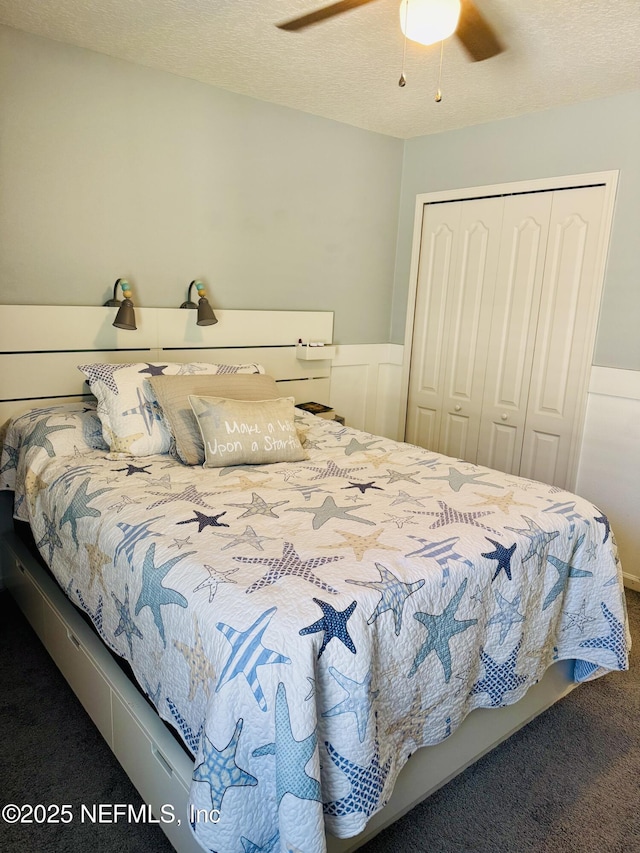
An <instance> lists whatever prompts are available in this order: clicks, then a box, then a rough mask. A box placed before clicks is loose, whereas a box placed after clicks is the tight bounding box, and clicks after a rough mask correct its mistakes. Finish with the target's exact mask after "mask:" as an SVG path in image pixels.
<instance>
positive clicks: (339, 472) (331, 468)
mask: <svg viewBox="0 0 640 853" xmlns="http://www.w3.org/2000/svg"><path fill="white" fill-rule="evenodd" d="M305 467H306V468H307V469H308V470H309V471H315V472H316V476H315V477H311V480H326V479H327V477H346V478H347V479H348V478H349V477H350V476H351V474H352V473H353V472H354V471H361V470H362V469H363V468H364V467H365V466H364V465H358V466H357V467H355V468H339V467H338V466H337V465H336V463H335V462H334V461H333V459H329V461H328V462H327V464H326V468H316V467H314V466H312V465H307V466H305Z"/></svg>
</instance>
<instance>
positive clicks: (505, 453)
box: [477, 192, 553, 474]
mask: <svg viewBox="0 0 640 853" xmlns="http://www.w3.org/2000/svg"><path fill="white" fill-rule="evenodd" d="M552 200H553V193H550V192H544V193H527V194H522V195H514V196H510V197H508V198H506V199H505V209H504V216H503V224H502V240H501V248H500V261H499V264H498V273H497V280H496V288H495V298H494V302H493V317H492V323H491V335H490V343H489V352H488V356H487V370H486V379H485V392H484V402H483V406H482V416H481V424H480V439H479V443H478V457H477V461H478V463H479V464H481V465H487V466H489V467H490V468H497V469H498V470H499V471H506V472H507V473H510V474H517V473H518V472H519V470H520V457H521V454H522V443H523V439H524V426H525V419H526V415H527V403H528V398H529V378H530V376H531V368H532V362H533V351H534V344H535V333H536V326H537V321H538V309H539V305H540V294H541V291H542V277H543V273H544V264H545V251H546V245H547V235H548V233H549V219H550V216H551V203H552Z"/></svg>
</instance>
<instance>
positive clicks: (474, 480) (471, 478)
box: [423, 468, 503, 492]
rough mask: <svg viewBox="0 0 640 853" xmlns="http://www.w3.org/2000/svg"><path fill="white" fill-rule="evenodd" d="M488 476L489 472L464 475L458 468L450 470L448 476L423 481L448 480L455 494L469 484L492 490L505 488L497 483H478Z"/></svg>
mask: <svg viewBox="0 0 640 853" xmlns="http://www.w3.org/2000/svg"><path fill="white" fill-rule="evenodd" d="M488 476H489V472H488V471H486V472H484V473H482V474H463V473H462V471H458V469H457V468H449V473H448V474H447V475H446V476H444V475H443V476H441V477H423V480H448V481H449V486H450V487H451V489H453V491H454V492H459V491H460V489H461V488H462V487H463V486H468V485H469V484H473V485H474V486H491V488H492V489H502V488H503V486H500V485H498V484H497V483H487V482H482V483H479V482H478V479H479V478H480V477H488Z"/></svg>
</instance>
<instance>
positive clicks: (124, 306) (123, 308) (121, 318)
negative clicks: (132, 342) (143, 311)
mask: <svg viewBox="0 0 640 853" xmlns="http://www.w3.org/2000/svg"><path fill="white" fill-rule="evenodd" d="M118 285H120V287H121V288H122V295H123V296H124V301H122V302H121V301H120V300H119V299H116V291H117V290H118ZM104 306H105V308H116V307H117V308H118V313H117V314H116V319H115V320H114V321H113V325H114V326H115V327H116V329H137V326H136V312H135V311H134V310H133V302H132V301H131V288H130V287H129V282H128V281H127V280H126V279H124V278H119V279H116V283H115V284H114V285H113V299H109V300H108V301H107V302H105V303H104Z"/></svg>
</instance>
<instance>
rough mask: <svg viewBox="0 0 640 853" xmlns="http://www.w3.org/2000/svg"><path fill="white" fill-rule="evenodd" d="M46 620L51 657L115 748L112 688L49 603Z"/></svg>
mask: <svg viewBox="0 0 640 853" xmlns="http://www.w3.org/2000/svg"><path fill="white" fill-rule="evenodd" d="M44 617H45V639H46V645H47V649H48V650H49V654H50V655H51V657H52V658H53V660H54V661H55V662H56V665H57V667H58V669H59V670H60V672H62V674H63V675H64V677H65V678H66V679H67V681H68V682H69V685H70V687H71V689H72V690H73V692H74V693H75V694H76V696H77V697H78V699H79V700H80V702H81V703H82V705H83V707H84V709H85V711H86V712H87V713H88V714H89V716H90V717H91V719H92V720H93V722H94V723H95V724H96V726H97V727H98V729H99V730H100V733H101V735H102V736H103V737H104V739H105V740H106V741H107V743H108V744H109V746H111V747H112V748H113V738H112V724H111V688H110V687H109V685H108V683H107V682H106V681H105V679H104V677H103V675H102V673H101V672H100V670H99V669H98V668H97V667H96V665H95V663H94V662H93V660H92V659H91V657H90V656H89V655H88V654H87V652H86V651H85V649H84V647H83V645H82V643H81V642H80V640H79V639H78V638H77V636H76V635H75V634H74V632H73V631H72V630H71V629H70V628H69V627H68V626H67V624H66V623H65V621H64V620H63V619H62V618H61V617H60V616H59V615H58V613H57V612H56V611H55V610H54V609H53V607H51V606H50V605H49V604H48V602H45V603H44Z"/></svg>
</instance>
